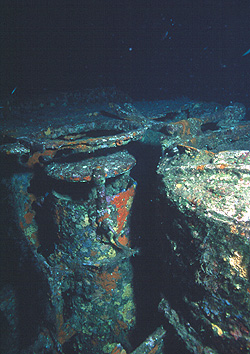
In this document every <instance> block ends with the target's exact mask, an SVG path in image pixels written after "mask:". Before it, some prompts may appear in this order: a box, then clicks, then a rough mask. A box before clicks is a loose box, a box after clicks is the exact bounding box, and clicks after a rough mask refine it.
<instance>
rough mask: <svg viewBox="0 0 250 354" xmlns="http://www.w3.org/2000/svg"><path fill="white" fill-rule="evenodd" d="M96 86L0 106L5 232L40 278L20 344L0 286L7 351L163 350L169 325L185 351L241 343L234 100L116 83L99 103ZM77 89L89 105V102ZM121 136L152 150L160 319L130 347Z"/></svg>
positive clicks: (243, 210) (245, 201)
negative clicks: (144, 94) (141, 91)
mask: <svg viewBox="0 0 250 354" xmlns="http://www.w3.org/2000/svg"><path fill="white" fill-rule="evenodd" d="M100 95H101V96H102V94H100ZM95 96H96V94H94V95H93V96H91V95H89V94H88V95H87V98H86V97H85V96H84V99H83V95H81V94H75V95H73V94H72V95H71V94H67V95H66V94H65V95H61V96H60V97H59V98H58V99H55V98H53V99H52V100H51V99H50V102H46V101H44V100H43V101H42V103H39V101H38V102H36V103H34V104H33V105H28V107H29V108H30V111H29V114H27V113H23V109H24V108H25V109H26V110H27V106H25V105H21V106H20V107H19V108H17V107H13V109H10V108H12V107H10V106H8V115H10V119H9V120H6V117H7V116H6V115H5V121H3V127H2V130H1V146H0V156H1V161H2V166H3V168H2V175H3V176H2V182H3V183H2V185H3V186H4V188H3V191H4V193H5V194H6V200H8V202H7V207H8V209H7V212H6V218H7V220H8V221H9V223H3V225H4V227H3V232H2V233H4V234H5V235H6V236H5V238H4V240H5V241H6V242H12V243H13V244H15V243H16V244H19V245H20V250H19V257H20V258H21V256H20V254H21V255H23V254H25V255H26V256H25V257H26V259H28V260H29V261H28V264H29V266H28V267H27V268H26V270H25V271H26V272H27V269H29V271H33V270H34V274H36V276H37V277H38V278H39V282H40V283H39V284H36V285H35V286H36V288H35V289H33V290H34V293H35V294H36V296H35V300H34V301H36V302H37V304H38V303H39V306H40V307H39V309H41V316H40V318H39V321H38V322H39V323H36V322H34V326H35V328H34V333H35V334H36V338H35V339H34V333H33V334H32V338H33V340H32V341H31V342H29V343H26V345H23V344H22V343H20V333H19V331H20V327H22V326H23V325H24V323H25V321H23V320H22V318H21V317H20V315H18V294H17V292H15V290H14V289H13V288H11V286H9V285H8V286H6V287H5V288H4V289H3V290H2V291H1V293H0V300H1V301H0V305H1V307H0V310H1V312H2V313H3V314H4V317H5V319H6V327H7V328H8V332H9V333H10V334H9V337H6V338H7V339H6V343H7V342H11V343H13V344H12V346H10V347H9V348H8V351H9V352H8V354H16V353H19V352H20V353H25V354H27V353H37V354H39V353H55V354H56V353H82V354H85V353H95V354H98V353H100V354H101V353H103V354H118V353H120V354H127V353H131V354H142V353H145V354H147V353H148V354H163V353H165V352H167V350H173V349H174V348H173V349H172V348H171V349H168V348H167V347H168V342H167V343H166V344H165V348H167V349H165V350H164V345H163V341H164V336H165V334H166V330H165V329H169V328H170V327H169V326H171V327H172V328H173V332H172V333H175V335H176V338H177V337H178V338H181V340H182V341H183V343H185V345H186V348H187V350H188V351H189V352H190V353H195V354H196V353H198V354H202V353H204V354H208V353H210V354H224V353H225V354H228V353H232V354H237V353H242V352H246V353H247V352H250V344H249V343H250V337H249V330H250V329H249V328H250V323H249V318H250V316H249V311H250V308H249V306H250V302H249V292H250V291H249V289H250V284H249V264H250V260H249V254H250V249H249V233H250V229H249V222H250V221H249V220H250V212H249V196H248V194H249V169H250V167H249V166H250V157H249V156H250V154H249V151H248V150H247V145H246V144H248V141H249V135H250V125H249V123H248V122H247V121H245V120H244V117H245V107H244V106H243V105H241V104H238V103H236V104H232V105H230V106H228V107H222V106H220V105H217V104H205V103H198V102H167V101H166V102H165V101H164V102H163V101H162V102H143V103H135V104H134V105H133V104H132V103H131V101H129V100H127V97H124V96H123V99H124V100H121V97H119V99H117V100H115V99H114V98H115V97H116V98H117V96H116V95H114V94H113V93H112V99H111V100H107V99H106V98H105V100H104V102H102V103H101V104H99V103H98V104H97V103H96V101H95V100H94V101H93V99H94V98H95ZM113 99H114V100H113ZM83 100H84V104H83ZM88 100H90V102H91V104H93V102H94V103H95V105H94V106H93V105H92V106H86V102H87V101H88ZM119 100H120V101H121V102H120V101H119ZM110 102H112V103H110ZM15 118H16V119H15ZM130 142H136V144H137V146H138V144H147V145H149V146H151V147H152V149H153V147H155V146H158V147H159V146H161V149H162V156H161V158H160V156H157V161H159V160H160V162H159V165H158V168H157V174H158V179H157V180H156V181H155V185H157V189H158V195H157V196H156V200H155V201H154V205H155V206H156V207H157V208H158V209H157V213H155V214H154V215H157V220H155V225H157V226H156V230H154V236H152V237H154V239H153V240H152V241H153V242H154V244H156V245H159V246H158V249H156V252H157V257H158V258H159V259H160V269H161V270H160V272H161V284H159V286H158V288H159V291H160V294H159V296H161V297H162V300H161V302H160V304H159V311H160V312H161V313H163V315H164V317H165V320H162V324H163V325H164V327H165V329H163V327H161V326H160V327H158V328H157V329H156V330H155V332H154V333H152V334H151V335H150V336H148V335H145V337H144V338H146V337H147V338H146V339H145V341H144V342H143V343H142V344H141V345H139V346H138V347H137V348H136V349H135V348H134V347H132V346H131V341H130V335H131V333H133V330H134V329H135V326H136V303H135V298H134V290H133V269H132V265H131V257H133V256H134V255H136V253H137V249H135V248H132V245H131V230H130V216H131V212H133V207H132V205H133V200H134V196H135V194H136V188H137V182H136V181H135V180H134V179H133V178H132V177H131V171H133V168H134V166H135V165H136V159H135V157H134V156H133V154H132V153H131V149H130V150H129V149H127V150H126V149H125V146H126V145H127V144H129V143H130ZM131 145H133V144H131ZM131 145H128V148H129V146H131ZM128 150H129V152H128ZM132 150H133V149H132ZM143 158H144V159H145V160H146V159H147V156H144V157H142V159H143ZM144 178H146V176H141V179H144ZM139 183H140V181H139ZM2 205H4V198H3V201H2ZM9 211H10V215H7V214H8V213H9ZM8 217H10V219H8ZM10 220H11V221H10ZM145 223H146V221H145ZM13 225H15V226H13ZM25 257H24V258H25ZM146 261H147V262H153V260H151V259H147V260H146ZM152 266H153V264H152ZM29 271H28V272H29ZM145 276H146V275H145ZM150 281H151V279H148V283H149V286H150ZM7 283H8V282H7ZM32 296H33V294H32V295H30V298H32ZM142 296H143V294H142ZM26 309H27V308H26ZM33 309H34V306H33ZM6 336H7V335H6ZM166 337H167V336H166ZM5 348H6V347H5ZM17 348H18V349H17ZM20 348H22V350H21V349H20ZM4 350H5V349H4Z"/></svg>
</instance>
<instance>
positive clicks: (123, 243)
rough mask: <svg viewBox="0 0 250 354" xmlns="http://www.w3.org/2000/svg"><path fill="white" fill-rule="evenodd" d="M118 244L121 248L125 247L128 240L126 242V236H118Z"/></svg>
mask: <svg viewBox="0 0 250 354" xmlns="http://www.w3.org/2000/svg"><path fill="white" fill-rule="evenodd" d="M118 242H119V243H120V244H121V245H123V246H127V244H128V242H129V240H128V238H127V236H125V235H120V236H119V237H118Z"/></svg>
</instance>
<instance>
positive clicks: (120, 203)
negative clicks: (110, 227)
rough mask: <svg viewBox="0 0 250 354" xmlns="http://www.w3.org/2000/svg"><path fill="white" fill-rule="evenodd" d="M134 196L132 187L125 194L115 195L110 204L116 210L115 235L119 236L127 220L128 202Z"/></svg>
mask: <svg viewBox="0 0 250 354" xmlns="http://www.w3.org/2000/svg"><path fill="white" fill-rule="evenodd" d="M134 194H135V189H134V188H133V187H131V188H129V189H128V190H126V191H125V192H121V193H120V194H118V195H116V196H115V197H114V198H113V200H112V201H111V203H112V204H113V205H115V206H116V208H117V213H118V215H117V233H118V234H119V233H120V232H121V231H122V229H123V227H124V224H125V222H126V220H127V217H128V214H129V207H128V205H127V204H128V201H129V199H130V198H133V196H134Z"/></svg>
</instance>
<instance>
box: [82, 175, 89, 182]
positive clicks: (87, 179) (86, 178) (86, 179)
mask: <svg viewBox="0 0 250 354" xmlns="http://www.w3.org/2000/svg"><path fill="white" fill-rule="evenodd" d="M83 179H85V181H91V176H86V177H83Z"/></svg>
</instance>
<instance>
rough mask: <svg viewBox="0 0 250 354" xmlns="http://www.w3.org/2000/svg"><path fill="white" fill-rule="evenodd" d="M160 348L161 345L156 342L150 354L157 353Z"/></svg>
mask: <svg viewBox="0 0 250 354" xmlns="http://www.w3.org/2000/svg"><path fill="white" fill-rule="evenodd" d="M158 348H159V346H158V344H156V346H155V347H154V348H153V349H151V350H150V352H148V354H155V353H156V352H157V350H158Z"/></svg>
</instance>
